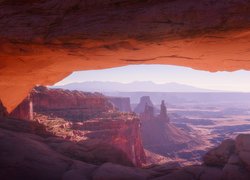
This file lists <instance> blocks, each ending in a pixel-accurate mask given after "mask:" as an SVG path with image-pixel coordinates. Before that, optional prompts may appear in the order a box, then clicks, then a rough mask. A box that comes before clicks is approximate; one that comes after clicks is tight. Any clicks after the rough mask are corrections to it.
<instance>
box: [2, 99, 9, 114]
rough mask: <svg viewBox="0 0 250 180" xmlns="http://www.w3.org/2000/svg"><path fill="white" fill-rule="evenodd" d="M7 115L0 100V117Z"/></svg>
mask: <svg viewBox="0 0 250 180" xmlns="http://www.w3.org/2000/svg"><path fill="white" fill-rule="evenodd" d="M7 115H8V112H7V110H6V108H5V107H4V106H3V104H2V102H1V101H0V117H5V116H7Z"/></svg>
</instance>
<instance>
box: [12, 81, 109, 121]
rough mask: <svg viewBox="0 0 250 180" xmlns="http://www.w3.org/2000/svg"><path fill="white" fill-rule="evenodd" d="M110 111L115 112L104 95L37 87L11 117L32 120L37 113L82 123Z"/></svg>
mask: <svg viewBox="0 0 250 180" xmlns="http://www.w3.org/2000/svg"><path fill="white" fill-rule="evenodd" d="M109 110H113V105H112V104H111V103H109V102H108V101H107V98H106V97H105V96H103V95H102V94H99V93H85V92H81V91H69V90H61V89H48V88H46V87H43V86H37V87H35V88H34V89H33V90H32V91H31V93H30V94H29V96H28V97H27V98H26V99H25V100H24V101H23V102H22V103H21V104H20V105H19V106H18V107H17V108H16V109H15V110H14V111H12V112H11V114H10V115H11V117H13V118H14V117H16V118H19V119H32V113H33V112H36V113H42V114H47V115H50V116H56V117H62V118H66V119H69V120H75V121H77V120H78V121H80V120H81V121H82V120H86V119H89V118H93V117H98V116H99V115H100V114H101V113H103V112H107V111H109Z"/></svg>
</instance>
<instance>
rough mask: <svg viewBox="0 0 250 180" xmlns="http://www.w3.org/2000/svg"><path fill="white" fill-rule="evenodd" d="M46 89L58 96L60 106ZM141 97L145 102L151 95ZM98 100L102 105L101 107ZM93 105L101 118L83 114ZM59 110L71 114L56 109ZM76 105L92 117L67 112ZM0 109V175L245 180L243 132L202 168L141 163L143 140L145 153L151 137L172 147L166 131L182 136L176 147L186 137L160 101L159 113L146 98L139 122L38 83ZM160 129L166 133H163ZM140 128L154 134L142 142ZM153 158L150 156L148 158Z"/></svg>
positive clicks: (95, 100) (90, 97)
mask: <svg viewBox="0 0 250 180" xmlns="http://www.w3.org/2000/svg"><path fill="white" fill-rule="evenodd" d="M51 94H57V98H58V101H59V102H60V104H58V102H56V100H57V98H55V96H51ZM69 96H70V97H71V101H69V100H70V99H68V97H69ZM38 98H44V101H41V102H40V101H39V102H40V103H38V104H36V100H37V99H38ZM51 98H52V99H51ZM64 98H65V99H64ZM76 99H78V100H80V101H76ZM143 99H144V100H145V99H146V100H148V101H150V98H149V97H142V100H143ZM65 100H67V101H65ZM62 102H64V103H65V104H63V103H62ZM76 102H77V103H78V104H75V103H76ZM86 102H87V103H86ZM100 104H101V105H102V106H104V107H102V108H101V106H99V105H100ZM139 104H142V103H139ZM94 106H96V107H97V109H99V110H100V111H97V112H98V113H99V115H98V114H94V115H93V114H92V111H86V109H87V110H88V107H92V108H93V107H94ZM65 107H67V109H68V110H69V111H68V113H69V114H66V113H61V110H65ZM79 107H84V108H81V109H79ZM98 107H99V108H98ZM27 108H29V109H28V110H27ZM75 108H76V109H77V112H78V111H84V113H85V114H87V112H90V114H89V116H72V113H74V112H75V110H76V109H75ZM0 109H1V112H4V113H2V114H1V116H0V120H1V123H0V137H1V138H0V143H1V153H0V160H1V167H2V168H1V169H0V177H1V179H6V180H7V179H10V180H12V179H39V180H40V179H41V180H43V179H63V180H67V179H94V180H106V179H107V180H108V179H114V180H118V179H126V180H128V179H155V180H160V179H164V180H165V179H171V180H175V179H176V180H177V179H185V180H189V179H190V180H191V179H200V180H205V179H211V178H212V179H214V180H221V179H225V180H234V179H241V180H247V179H249V177H250V174H249V170H250V169H249V167H250V162H249V158H248V157H249V152H250V149H249V139H250V137H249V135H247V134H245V135H244V134H242V135H238V136H237V137H236V138H235V140H233V139H227V140H225V141H223V142H222V143H220V144H219V145H218V146H217V147H215V148H212V149H211V150H209V151H208V152H207V153H206V154H205V155H204V157H203V163H202V164H200V165H188V166H184V167H180V165H179V164H178V163H176V162H174V161H172V160H170V159H169V161H168V162H167V161H166V162H165V163H163V164H161V165H153V164H151V165H146V161H147V159H146V158H148V157H146V155H149V154H150V153H149V152H148V150H145V151H144V149H143V145H145V148H148V149H149V150H150V148H149V147H147V146H146V145H147V144H152V141H153V142H155V141H157V142H156V143H160V145H162V146H163V147H164V146H165V147H166V148H172V147H171V144H172V143H173V142H171V137H167V136H164V134H166V135H171V134H173V137H172V138H176V139H172V140H175V142H178V141H177V140H181V142H180V144H183V143H185V141H186V140H187V142H189V141H190V139H189V138H190V137H189V136H188V135H187V134H185V132H182V131H183V130H180V129H178V128H177V127H175V126H174V125H173V124H171V119H170V118H169V117H168V114H167V108H166V105H165V102H164V101H162V102H161V108H160V113H159V114H158V115H155V114H154V113H153V107H151V106H149V105H147V103H146V105H145V108H144V112H142V113H141V115H140V119H141V120H140V119H139V116H137V115H136V114H134V113H126V112H119V111H117V110H116V108H115V107H114V106H113V105H112V104H111V102H109V100H108V98H106V97H105V96H103V95H101V94H99V93H95V94H93V93H84V92H79V91H68V90H62V89H48V88H46V87H41V86H38V87H35V88H34V89H33V90H32V91H31V93H30V95H29V96H28V97H27V98H26V99H25V100H24V101H23V103H21V104H20V105H19V106H18V107H17V108H16V109H15V110H14V111H13V113H10V114H8V113H7V112H6V110H5V108H4V107H3V106H1V108H0ZM52 109H53V111H52ZM101 110H102V111H101ZM53 112H54V113H53ZM29 113H32V115H31V114H29ZM27 114H29V116H27ZM76 114H77V115H79V114H81V113H79V112H78V113H76ZM69 115H71V116H69ZM18 116H20V117H19V118H18ZM92 116H93V117H92ZM27 117H28V118H29V119H26V118H27ZM80 117H83V119H84V120H80ZM68 118H69V119H68ZM147 122H150V123H149V124H147ZM155 122H156V123H155ZM159 122H160V123H159ZM157 124H158V125H159V126H158V125H157ZM148 125H150V127H149V126H148ZM140 126H141V131H142V137H141V135H140ZM149 128H150V129H149ZM159 128H161V130H160V129H159ZM162 128H163V129H164V128H165V129H166V130H167V131H162ZM146 133H153V134H150V135H154V136H152V139H147V138H149V137H150V136H146V138H144V137H143V136H145V134H146ZM183 133H184V134H183ZM157 134H158V136H157ZM179 135H181V137H180V138H178V136H179ZM161 136H163V139H161ZM184 136H186V137H184ZM169 138H170V139H169ZM145 140H146V142H145ZM166 142H167V143H166ZM167 144H168V145H169V146H167ZM154 148H155V147H153V149H154ZM178 148H179V147H178V146H177V149H178ZM184 148H185V147H184ZM186 148H187V147H186ZM177 149H175V150H174V151H176V150H177ZM151 150H152V149H151ZM165 150H166V151H167V149H165ZM156 151H157V149H156ZM164 152H165V151H164ZM153 155H155V154H153ZM153 155H152V153H151V158H152V159H153V158H154V156H153ZM157 158H159V156H158V157H157ZM157 158H156V160H158V161H159V160H160V159H157ZM152 159H150V160H149V161H151V160H152ZM143 164H144V165H143ZM145 165H146V166H145Z"/></svg>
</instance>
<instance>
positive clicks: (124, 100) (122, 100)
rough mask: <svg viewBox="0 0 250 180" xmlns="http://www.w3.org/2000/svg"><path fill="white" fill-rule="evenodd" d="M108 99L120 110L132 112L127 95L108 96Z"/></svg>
mask: <svg viewBox="0 0 250 180" xmlns="http://www.w3.org/2000/svg"><path fill="white" fill-rule="evenodd" d="M108 100H109V101H110V102H111V103H112V104H113V105H114V106H115V107H116V108H117V109H118V110H119V111H121V112H132V110H131V105H130V98H129V97H108Z"/></svg>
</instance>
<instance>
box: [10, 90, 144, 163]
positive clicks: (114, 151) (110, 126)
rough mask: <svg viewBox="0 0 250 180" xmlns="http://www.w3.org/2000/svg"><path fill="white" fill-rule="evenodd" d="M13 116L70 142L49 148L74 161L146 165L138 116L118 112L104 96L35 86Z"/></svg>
mask: <svg viewBox="0 0 250 180" xmlns="http://www.w3.org/2000/svg"><path fill="white" fill-rule="evenodd" d="M10 117H11V118H16V119H26V120H32V122H38V123H39V124H41V125H43V126H44V127H45V129H46V131H47V132H48V133H50V134H53V135H54V136H56V137H59V138H62V139H64V140H67V141H69V142H67V143H66V142H63V141H59V142H60V143H58V142H57V141H55V142H54V141H52V142H51V143H49V145H51V147H52V148H53V149H56V150H57V151H60V152H62V153H64V154H68V155H70V156H71V157H75V159H81V160H83V161H84V162H90V163H95V164H100V163H104V162H113V163H118V164H123V165H128V166H142V164H143V163H145V154H144V149H143V146H142V141H141V137H140V128H139V125H140V121H139V119H138V117H137V116H135V115H134V114H131V113H122V112H118V111H116V110H115V109H114V107H113V105H112V104H111V103H110V102H109V101H108V99H107V98H106V97H105V96H103V95H102V94H98V93H84V92H80V91H68V90H61V89H47V88H46V87H36V88H35V89H33V90H32V91H31V93H30V95H29V97H27V98H26V99H25V100H24V101H23V102H22V103H21V104H20V105H19V106H18V107H17V108H16V109H15V110H14V111H13V112H12V113H11V114H10ZM70 142H75V143H76V144H72V143H70ZM65 143H66V144H68V145H65Z"/></svg>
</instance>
